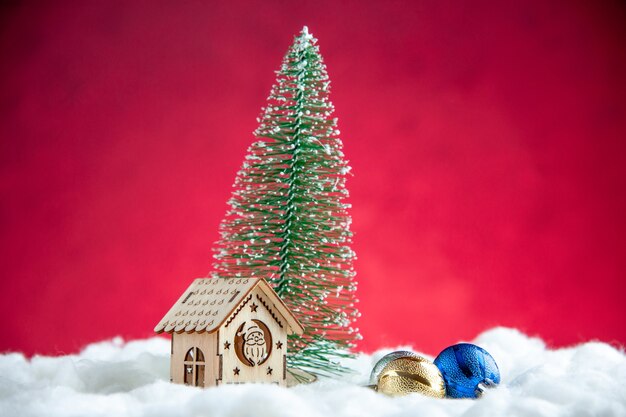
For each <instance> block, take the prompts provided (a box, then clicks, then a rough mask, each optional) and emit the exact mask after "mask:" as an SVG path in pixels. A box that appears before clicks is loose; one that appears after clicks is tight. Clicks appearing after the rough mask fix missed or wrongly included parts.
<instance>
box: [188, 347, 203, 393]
mask: <svg viewBox="0 0 626 417" xmlns="http://www.w3.org/2000/svg"><path fill="white" fill-rule="evenodd" d="M184 372H185V378H184V381H185V385H193V386H196V387H203V386H204V354H203V353H202V351H201V350H200V349H199V348H197V347H193V348H191V349H189V350H188V351H187V354H186V355H185V361H184Z"/></svg>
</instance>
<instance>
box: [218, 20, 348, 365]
mask: <svg viewBox="0 0 626 417" xmlns="http://www.w3.org/2000/svg"><path fill="white" fill-rule="evenodd" d="M316 42H317V40H316V39H315V38H313V36H312V35H311V34H309V32H308V30H307V28H306V27H304V29H303V30H302V32H301V33H300V34H299V35H298V36H297V37H296V38H295V41H294V43H293V45H292V46H291V48H289V50H288V52H287V55H286V56H285V58H284V60H283V63H282V66H281V68H280V70H279V71H277V72H276V73H277V81H276V84H275V85H274V87H273V88H272V91H271V94H270V96H269V98H268V106H267V107H266V108H265V109H264V112H263V114H262V116H261V118H260V119H259V120H258V121H259V122H260V125H259V127H258V129H257V130H256V131H255V132H254V135H255V137H256V139H257V141H256V142H255V143H253V144H252V146H250V148H249V149H248V155H247V156H246V161H245V162H244V163H243V167H242V169H241V170H240V171H239V172H238V174H237V178H236V179H235V184H234V185H233V187H234V191H233V195H232V198H231V199H230V200H229V205H230V207H231V209H230V210H229V211H228V212H227V213H226V217H225V219H224V220H223V222H222V224H221V225H220V232H221V239H220V241H218V242H217V248H216V253H215V259H216V262H215V264H214V269H215V272H214V276H217V277H228V278H229V277H263V278H266V279H267V280H268V281H269V282H270V283H271V284H272V285H273V286H274V289H275V290H276V292H277V293H278V295H279V296H280V297H281V298H282V299H283V300H284V301H285V303H286V304H287V305H288V306H289V307H290V308H291V309H292V311H294V312H295V314H297V315H298V318H299V320H300V321H301V323H302V324H303V326H304V327H305V333H304V335H303V336H301V337H295V336H294V337H292V338H291V339H290V347H289V349H290V350H289V352H290V356H289V358H288V363H289V365H290V366H291V367H295V368H300V369H305V370H308V371H311V372H313V373H316V374H327V375H328V374H338V373H340V372H343V371H345V369H344V368H342V367H341V366H340V365H339V364H338V363H337V360H338V359H340V358H342V357H347V356H350V354H349V353H348V348H350V347H352V346H353V344H354V341H355V340H357V339H358V338H360V335H359V334H358V329H355V328H353V327H352V324H353V322H354V320H355V319H356V318H357V317H358V316H359V313H358V311H357V310H356V307H355V303H356V298H355V291H356V283H355V282H354V276H355V272H354V267H353V260H354V259H355V253H354V252H353V251H352V249H351V248H350V244H351V236H352V233H351V232H350V223H351V218H350V216H349V215H348V212H347V209H348V208H349V204H347V203H345V202H344V201H345V199H346V198H347V197H348V191H347V190H346V188H345V181H346V175H347V174H348V172H349V171H350V167H349V166H348V164H347V162H346V161H345V160H344V155H343V153H342V151H341V148H342V146H343V145H342V143H341V139H340V138H339V130H338V129H337V119H336V118H332V117H331V116H332V114H333V112H334V107H333V105H332V103H331V102H330V100H329V98H328V95H329V90H330V81H329V79H328V74H327V72H326V66H325V65H324V63H323V61H322V57H321V55H320V53H319V48H318V47H317V46H316Z"/></svg>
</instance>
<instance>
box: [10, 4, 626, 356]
mask: <svg viewBox="0 0 626 417" xmlns="http://www.w3.org/2000/svg"><path fill="white" fill-rule="evenodd" d="M183 3H184V4H181V2H174V1H172V2H152V1H151V2H145V3H142V2H127V1H119V2H91V3H90V2H76V3H67V4H64V5H61V4H60V3H59V4H56V5H52V4H49V5H42V4H37V5H31V6H26V5H12V6H6V5H5V6H4V9H3V13H2V18H1V19H2V20H1V23H0V28H1V29H0V30H1V32H0V54H1V55H0V57H1V58H0V83H1V84H0V87H1V90H0V106H1V107H0V129H1V130H0V137H1V149H0V192H1V197H2V204H1V212H0V215H1V217H0V221H1V223H0V225H1V229H0V230H1V241H0V245H1V246H0V260H1V265H0V266H1V268H2V281H1V284H0V316H1V317H4V320H3V326H2V332H1V333H0V349H1V350H7V349H10V350H23V351H25V352H27V353H33V352H43V353H60V352H69V351H73V350H75V349H77V348H79V347H81V346H82V345H84V344H85V343H88V342H91V341H96V340H100V339H103V338H108V337H112V336H114V335H117V334H121V335H123V336H126V337H132V338H135V337H144V336H149V335H150V334H151V329H152V328H153V326H154V325H155V324H156V323H157V321H158V320H159V319H160V318H161V316H162V315H163V314H164V313H165V312H166V311H167V309H168V308H169V307H170V305H171V304H172V303H173V302H174V301H175V299H176V298H177V297H178V295H179V294H180V292H181V291H182V290H183V289H184V288H185V287H186V286H187V285H188V284H189V282H190V280H191V279H192V278H195V277H198V276H204V275H205V274H207V272H208V271H209V269H210V265H211V251H210V249H211V246H212V244H213V242H214V241H215V240H217V238H218V233H217V227H218V224H219V222H220V220H221V218H222V216H223V214H224V212H225V210H226V204H225V202H226V200H227V199H228V197H229V193H230V190H231V184H232V182H233V179H234V177H235V173H236V171H237V169H238V168H239V166H240V164H241V163H242V161H243V158H244V155H245V151H246V148H247V146H248V145H249V144H250V143H251V141H252V135H251V132H252V131H253V130H254V129H255V127H256V121H255V119H256V117H257V115H258V114H259V112H260V109H261V107H262V106H263V105H264V103H265V99H266V96H267V95H268V93H269V90H270V87H271V85H272V83H273V82H274V73H273V71H274V70H276V69H277V68H278V66H279V64H280V61H281V58H282V56H283V55H284V53H285V51H286V50H287V47H288V46H289V44H290V43H291V41H292V39H293V36H294V35H295V34H296V33H297V32H298V31H299V30H300V29H301V27H302V26H303V25H304V24H306V25H308V26H309V28H310V29H311V31H312V32H313V34H314V35H315V36H316V37H318V39H319V41H320V46H321V52H322V54H323V55H324V57H325V60H326V64H327V65H328V69H329V73H330V76H331V80H332V83H333V93H332V99H333V101H334V103H335V105H336V107H337V113H336V115H337V116H338V117H339V123H340V128H341V130H342V132H343V140H344V143H345V151H346V155H347V157H348V159H350V161H351V164H352V166H353V171H354V173H355V176H354V177H353V178H352V179H350V181H349V183H348V187H349V189H350V191H351V202H352V203H353V205H354V209H353V211H352V214H353V218H354V224H353V229H354V231H355V232H356V237H355V243H354V249H355V250H356V252H357V254H358V256H359V260H358V261H357V264H356V267H357V270H358V273H359V275H358V279H359V284H360V286H359V298H360V299H361V303H360V309H361V312H362V314H363V317H362V319H361V321H360V322H359V327H360V328H361V332H362V334H363V337H364V340H363V342H362V344H361V345H360V346H361V348H362V349H364V350H371V349H375V348H377V347H381V346H383V345H396V344H400V343H410V344H413V345H414V346H416V347H417V348H420V349H423V350H425V351H427V352H429V353H437V351H438V350H439V349H442V348H443V347H445V346H447V345H448V344H451V343H453V342H456V341H458V340H460V339H469V338H472V337H474V336H475V335H476V334H477V333H478V332H480V331H482V330H485V329H487V328H490V327H491V326H495V325H506V326H515V327H518V328H520V329H522V330H523V331H526V332H529V333H531V334H537V335H540V336H542V337H544V338H545V339H546V340H547V341H549V342H550V343H551V344H553V345H564V344H571V343H575V342H579V341H582V340H588V339H591V338H599V339H601V340H605V341H609V342H617V343H624V342H626V319H625V316H626V314H625V309H624V303H625V301H626V288H625V287H626V284H625V278H626V277H625V271H626V256H625V255H626V253H625V248H626V216H625V213H626V198H625V197H626V196H625V191H626V187H625V186H626V184H625V183H626V170H625V162H626V152H625V151H626V149H625V148H626V145H625V143H624V139H625V132H626V88H625V82H624V75H625V74H626V65H625V64H626V52H625V51H626V50H625V48H624V46H623V45H624V31H625V29H624V25H623V22H624V21H626V19H625V17H626V16H625V13H624V9H623V8H621V7H620V6H619V5H618V4H614V5H612V4H611V3H605V4H604V5H602V6H598V5H597V4H596V3H600V2H593V3H594V5H592V4H591V3H592V2H580V3H575V2H572V1H563V2H553V1H530V2H516V1H510V2H509V1H490V2H483V1H479V2H474V1H472V2H467V3H464V2H447V1H439V0H438V1H415V2H391V1H390V2H379V3H376V2H362V1H351V2H344V1H341V2H338V1H328V2H326V1H315V2H287V1H285V2H283V1H273V2H268V1H259V2H183ZM522 3H523V4H522Z"/></svg>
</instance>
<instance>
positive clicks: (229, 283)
mask: <svg viewBox="0 0 626 417" xmlns="http://www.w3.org/2000/svg"><path fill="white" fill-rule="evenodd" d="M154 331H155V332H156V333H162V332H166V333H170V334H171V335H172V348H171V362H170V381H172V382H176V383H181V384H186V385H194V386H199V387H208V386H214V385H220V384H239V383H243V382H267V383H277V384H279V385H285V384H286V378H287V335H288V334H291V333H295V334H302V332H303V328H302V325H301V324H300V323H299V322H298V320H297V319H296V317H295V316H294V315H293V314H292V313H291V311H289V309H288V308H287V306H286V305H285V304H284V303H283V302H282V301H281V299H280V298H279V297H278V295H277V294H276V293H275V292H274V290H273V289H272V287H271V286H270V285H269V284H268V283H267V282H266V281H265V280H264V279H262V278H198V279H196V280H194V282H193V283H192V284H191V286H189V288H188V289H187V290H186V291H185V292H184V293H183V294H182V295H181V296H180V298H179V299H178V301H177V302H176V304H174V306H172V308H171V309H170V311H168V312H167V314H166V315H165V317H163V319H161V321H160V322H159V324H158V325H157V326H156V327H155V328H154Z"/></svg>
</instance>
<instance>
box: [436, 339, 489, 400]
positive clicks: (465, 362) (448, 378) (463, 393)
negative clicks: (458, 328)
mask: <svg viewBox="0 0 626 417" xmlns="http://www.w3.org/2000/svg"><path fill="white" fill-rule="evenodd" d="M435 365H437V368H439V371H440V372H441V375H443V379H444V381H445V383H446V395H447V396H448V397H451V398H478V397H480V396H481V394H482V393H483V390H484V389H485V388H490V387H493V386H496V385H498V384H499V383H500V370H499V369H498V365H497V364H496V361H495V360H494V359H493V357H492V356H491V355H490V354H489V352H487V351H486V350H485V349H483V348H481V347H479V346H476V345H472V344H471V343H459V344H456V345H452V346H450V347H447V348H445V349H444V350H443V351H442V352H441V353H440V354H439V356H437V358H435Z"/></svg>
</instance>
